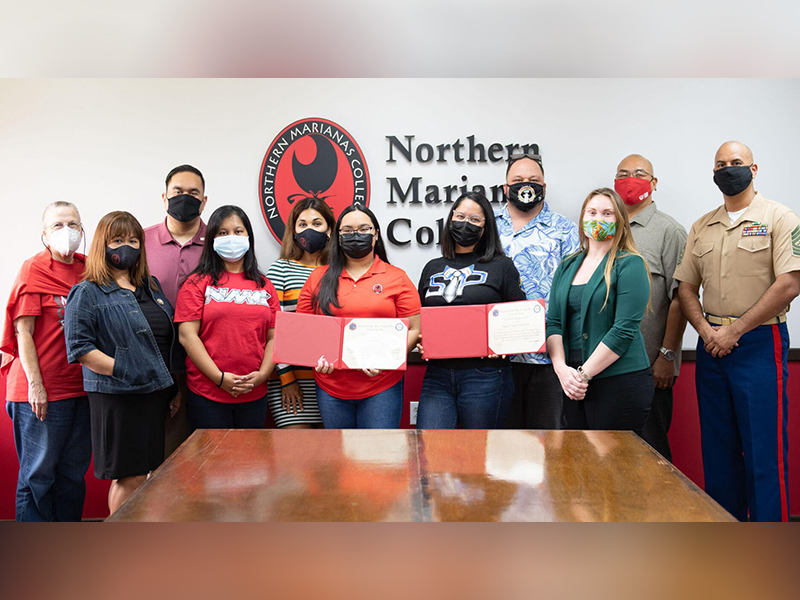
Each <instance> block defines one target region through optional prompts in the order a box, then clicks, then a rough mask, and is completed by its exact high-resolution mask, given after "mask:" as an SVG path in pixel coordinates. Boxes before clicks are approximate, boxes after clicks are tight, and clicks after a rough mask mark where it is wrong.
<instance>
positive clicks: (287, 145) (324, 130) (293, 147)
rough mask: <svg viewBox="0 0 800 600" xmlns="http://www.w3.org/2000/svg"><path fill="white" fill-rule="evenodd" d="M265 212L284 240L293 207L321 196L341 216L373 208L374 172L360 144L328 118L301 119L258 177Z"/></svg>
mask: <svg viewBox="0 0 800 600" xmlns="http://www.w3.org/2000/svg"><path fill="white" fill-rule="evenodd" d="M259 182H260V183H259V198H260V199H261V212H262V213H263V214H264V219H265V220H266V222H267V226H268V227H269V230H270V231H271V232H272V235H274V236H275V238H276V239H277V240H278V241H279V242H280V241H281V240H282V239H283V233H284V230H285V229H286V219H287V218H288V216H289V211H291V210H292V205H293V204H294V203H295V202H296V201H297V200H299V199H300V198H304V197H306V196H316V197H317V198H322V199H323V200H325V202H326V203H327V204H328V206H330V207H331V209H332V210H333V214H334V216H335V217H336V218H338V217H339V214H340V213H341V212H342V211H343V210H344V209H345V208H346V207H348V206H350V205H351V204H355V203H356V202H358V203H360V204H362V205H364V206H369V171H368V170H367V163H366V161H365V160H364V154H363V153H362V152H361V148H359V146H358V144H357V143H356V141H355V140H354V139H353V137H352V136H351V135H350V134H349V133H347V131H345V130H344V129H343V128H342V127H340V126H339V125H337V124H336V123H334V122H333V121H329V120H327V119H316V118H309V119H301V120H299V121H295V122H294V123H292V124H291V125H289V126H288V127H286V128H285V129H284V130H283V131H281V132H280V133H279V134H278V135H277V136H276V137H275V139H274V140H272V144H270V146H269V149H268V150H267V152H266V154H265V155H264V161H263V162H262V164H261V174H260V179H259Z"/></svg>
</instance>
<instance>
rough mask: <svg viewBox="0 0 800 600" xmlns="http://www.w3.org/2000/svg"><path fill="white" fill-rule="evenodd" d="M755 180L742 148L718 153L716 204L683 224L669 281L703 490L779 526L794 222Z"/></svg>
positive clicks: (796, 249)
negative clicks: (683, 345)
mask: <svg viewBox="0 0 800 600" xmlns="http://www.w3.org/2000/svg"><path fill="white" fill-rule="evenodd" d="M757 174H758V165H756V163H755V161H754V160H753V153H752V152H751V150H750V148H748V147H747V146H745V145H744V144H742V143H740V142H726V143H724V144H723V145H722V146H721V147H720V149H719V150H717V154H716V157H715V158H714V183H716V184H717V187H719V189H720V191H721V192H722V197H723V201H724V204H723V205H722V206H720V207H718V208H716V209H714V210H712V211H711V212H710V213H708V214H706V215H704V216H703V217H701V218H700V219H699V220H698V221H697V222H696V223H695V224H694V225H693V226H692V230H691V231H690V232H689V239H688V241H687V243H686V250H685V252H684V254H683V257H682V260H681V262H680V264H679V265H678V269H677V271H676V272H675V279H678V280H679V281H680V288H679V292H678V293H679V296H680V300H681V306H682V307H683V312H684V313H685V314H686V317H687V318H688V319H689V322H690V323H691V324H692V326H694V328H695V329H696V330H697V333H698V334H699V335H700V339H699V340H698V344H697V373H696V385H697V399H698V403H699V408H700V428H701V433H702V446H703V470H704V473H705V485H706V491H707V492H708V494H709V495H710V496H711V497H712V498H714V499H715V500H716V501H717V502H719V503H720V504H721V505H722V506H723V507H724V508H725V509H727V510H728V511H730V512H731V513H732V514H733V515H734V516H735V517H736V518H738V519H739V520H742V521H743V520H746V519H747V517H748V511H749V516H750V520H751V521H781V520H783V521H786V520H788V518H789V498H788V494H787V490H786V486H787V481H788V478H789V473H788V464H787V440H786V426H787V404H788V395H787V393H786V383H787V354H788V351H789V331H788V328H787V326H786V311H787V310H788V305H789V303H790V302H791V301H792V300H793V299H794V298H796V297H797V295H798V294H800V219H798V217H797V215H796V214H795V213H794V212H792V211H791V210H790V209H789V208H787V207H786V206H783V205H782V204H778V203H777V202H773V201H772V200H767V199H766V198H764V197H763V196H762V195H761V194H760V193H758V192H757V191H756V190H755V187H754V179H755V177H756V175H757ZM700 287H702V288H703V301H702V305H701V303H700V300H699V298H698V294H699V290H700Z"/></svg>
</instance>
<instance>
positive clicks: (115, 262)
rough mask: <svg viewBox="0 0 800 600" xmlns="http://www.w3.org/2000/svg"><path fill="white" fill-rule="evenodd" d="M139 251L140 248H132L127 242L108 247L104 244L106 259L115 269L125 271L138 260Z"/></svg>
mask: <svg viewBox="0 0 800 600" xmlns="http://www.w3.org/2000/svg"><path fill="white" fill-rule="evenodd" d="M140 253H141V249H140V248H134V247H132V246H128V245H127V244H125V245H123V246H120V247H119V248H109V247H108V246H106V261H107V262H108V264H109V265H111V266H112V267H114V268H115V269H120V270H121V271H127V270H128V269H130V268H131V267H132V266H133V265H135V264H136V261H137V260H139V254H140Z"/></svg>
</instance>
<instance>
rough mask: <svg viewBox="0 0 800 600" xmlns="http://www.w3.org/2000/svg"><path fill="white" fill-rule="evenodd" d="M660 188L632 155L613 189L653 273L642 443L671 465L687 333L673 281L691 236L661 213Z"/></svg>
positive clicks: (645, 324)
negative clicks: (649, 383)
mask: <svg viewBox="0 0 800 600" xmlns="http://www.w3.org/2000/svg"><path fill="white" fill-rule="evenodd" d="M657 185H658V179H657V178H656V177H655V174H654V172H653V164H652V163H651V162H650V161H649V160H647V159H646V158H645V157H643V156H640V155H639V154H631V155H630V156H628V157H626V158H624V159H623V160H622V162H621V163H619V166H618V167H617V174H616V176H615V178H614V189H615V190H616V192H617V193H618V194H619V195H620V196H621V197H622V200H623V202H625V207H626V208H627V211H628V217H629V218H630V221H631V231H632V233H633V239H634V241H635V242H636V249H637V250H639V252H640V253H641V254H642V256H644V258H645V259H646V260H647V264H648V266H649V267H650V305H651V308H652V310H650V311H647V312H646V313H645V316H644V318H643V319H642V325H641V331H642V337H644V345H645V348H646V349H647V356H648V358H649V359H650V364H651V366H652V369H653V379H654V380H655V388H656V389H655V393H654V394H653V404H652V405H651V407H650V415H649V417H648V419H647V423H646V424H645V427H644V431H643V432H642V438H644V440H645V441H646V442H647V443H648V444H650V445H651V446H652V447H653V448H655V449H656V450H658V452H660V453H661V455H662V456H664V457H665V458H666V459H667V460H669V461H672V452H671V451H670V447H669V438H668V437H667V433H668V432H669V426H670V424H671V423H672V386H673V385H674V383H675V378H676V377H678V373H679V372H680V365H681V357H680V353H681V342H682V340H683V332H684V330H685V329H686V318H685V317H684V316H683V312H681V307H680V301H679V300H678V294H677V291H678V282H677V281H675V279H673V275H674V273H675V267H676V266H677V264H678V259H679V258H680V255H681V252H683V248H684V246H686V230H685V229H684V228H683V226H682V225H681V224H680V223H678V222H677V221H676V220H675V219H673V218H672V217H670V216H669V215H666V214H664V213H663V212H661V211H660V210H657V209H656V205H655V202H653V192H655V191H656V186H657Z"/></svg>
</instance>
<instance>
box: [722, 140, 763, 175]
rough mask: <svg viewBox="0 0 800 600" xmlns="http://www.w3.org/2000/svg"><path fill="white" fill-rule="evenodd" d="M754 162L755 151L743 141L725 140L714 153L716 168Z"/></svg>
mask: <svg viewBox="0 0 800 600" xmlns="http://www.w3.org/2000/svg"><path fill="white" fill-rule="evenodd" d="M754 162H755V160H753V151H752V150H750V148H749V147H748V146H747V145H746V144H743V143H742V142H736V141H730V142H725V143H724V144H722V146H720V147H719V150H717V153H716V155H714V168H715V169H721V168H722V167H728V166H735V165H752V164H753V163H754Z"/></svg>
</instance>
